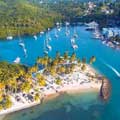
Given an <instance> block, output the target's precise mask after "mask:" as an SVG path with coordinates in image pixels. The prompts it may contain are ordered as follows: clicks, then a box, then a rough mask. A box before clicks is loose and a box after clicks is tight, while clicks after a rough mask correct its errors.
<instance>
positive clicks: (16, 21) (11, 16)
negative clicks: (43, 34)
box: [0, 0, 61, 38]
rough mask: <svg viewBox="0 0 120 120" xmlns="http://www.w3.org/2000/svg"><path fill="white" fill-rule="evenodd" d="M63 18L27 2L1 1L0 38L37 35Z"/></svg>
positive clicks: (20, 0) (44, 7) (15, 0)
mask: <svg viewBox="0 0 120 120" xmlns="http://www.w3.org/2000/svg"><path fill="white" fill-rule="evenodd" d="M60 18H61V16H60V15H59V14H56V13H55V12H54V11H51V10H49V8H48V7H47V6H40V5H39V4H35V3H33V2H29V1H27V0H0V38H5V37H6V36H10V35H12V36H14V35H19V34H36V33H38V32H40V31H42V30H45V29H46V28H48V27H52V26H53V25H54V22H55V20H57V19H60Z"/></svg>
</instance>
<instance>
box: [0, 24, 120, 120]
mask: <svg viewBox="0 0 120 120" xmlns="http://www.w3.org/2000/svg"><path fill="white" fill-rule="evenodd" d="M75 29H76V30H77V33H78V35H79V37H78V39H77V44H78V46H79V49H78V50H76V54H77V56H78V57H80V58H82V57H86V58H88V59H89V58H90V56H92V55H95V56H96V58H97V61H96V62H95V63H94V65H93V66H94V68H96V70H98V71H99V72H100V73H102V74H103V75H105V76H106V77H107V78H108V79H109V80H110V82H111V84H112V93H111V97H110V100H109V101H108V102H107V103H102V102H101V101H100V100H99V99H98V96H97V94H96V93H93V92H90V93H89V94H88V93H84V94H83V95H79V94H76V95H63V96H60V97H59V98H57V99H55V100H51V101H49V102H47V103H45V104H44V105H42V106H37V107H35V108H32V109H34V112H31V111H30V110H31V109H29V110H26V111H21V112H17V113H15V114H11V115H9V116H6V118H5V120H13V119H14V120H120V90H119V88H120V87H119V86H120V77H118V75H117V74H116V73H115V71H114V70H112V69H111V68H109V67H108V65H105V64H106V63H107V64H109V65H111V66H112V67H113V68H114V69H115V70H117V71H118V72H120V51H119V50H114V49H112V48H109V47H107V46H105V45H103V44H102V43H101V41H99V40H95V39H93V38H92V33H91V32H89V31H86V30H85V27H84V26H77V27H75ZM70 31H71V35H70V36H69V37H66V36H65V28H64V27H63V28H62V30H61V31H60V32H58V34H59V38H58V39H56V38H55V37H54V33H55V29H52V30H51V31H50V32H49V34H50V36H51V38H52V40H51V41H50V45H51V46H52V51H51V52H49V55H50V56H52V57H54V56H55V53H56V51H60V52H61V54H63V53H64V51H66V50H67V51H69V53H70V54H72V52H73V49H72V48H71V44H70V38H71V36H72V33H73V31H74V28H73V27H70ZM21 39H22V40H23V41H24V43H25V46H26V49H27V54H28V57H27V58H25V57H24V52H23V50H22V48H21V47H20V46H19V44H18V43H19V38H17V37H16V38H15V39H14V40H13V41H1V42H0V60H1V61H3V60H7V61H8V62H13V61H14V60H15V58H16V57H18V56H19V57H20V58H21V63H22V64H27V65H30V66H31V65H33V64H34V63H35V60H36V58H37V57H38V56H43V55H44V53H43V43H44V39H46V35H42V36H40V35H38V40H37V41H35V40H34V38H33V37H32V36H23V37H21ZM25 112H27V113H25ZM23 113H24V114H23Z"/></svg>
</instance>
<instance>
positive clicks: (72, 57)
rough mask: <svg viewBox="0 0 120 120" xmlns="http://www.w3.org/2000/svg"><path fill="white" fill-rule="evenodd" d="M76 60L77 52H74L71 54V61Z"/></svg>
mask: <svg viewBox="0 0 120 120" xmlns="http://www.w3.org/2000/svg"><path fill="white" fill-rule="evenodd" d="M75 60H76V54H75V53H73V54H72V55H71V58H70V61H71V62H74V61H75Z"/></svg>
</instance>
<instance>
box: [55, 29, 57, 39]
mask: <svg viewBox="0 0 120 120" xmlns="http://www.w3.org/2000/svg"><path fill="white" fill-rule="evenodd" d="M55 38H58V34H57V31H56V30H55Z"/></svg>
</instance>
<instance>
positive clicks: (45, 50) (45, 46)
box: [43, 35, 48, 54]
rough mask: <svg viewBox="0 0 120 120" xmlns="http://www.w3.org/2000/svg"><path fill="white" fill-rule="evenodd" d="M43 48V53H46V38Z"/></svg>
mask: <svg viewBox="0 0 120 120" xmlns="http://www.w3.org/2000/svg"><path fill="white" fill-rule="evenodd" d="M46 36H47V35H46ZM43 49H44V54H48V51H47V50H46V40H44V48H43Z"/></svg>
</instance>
